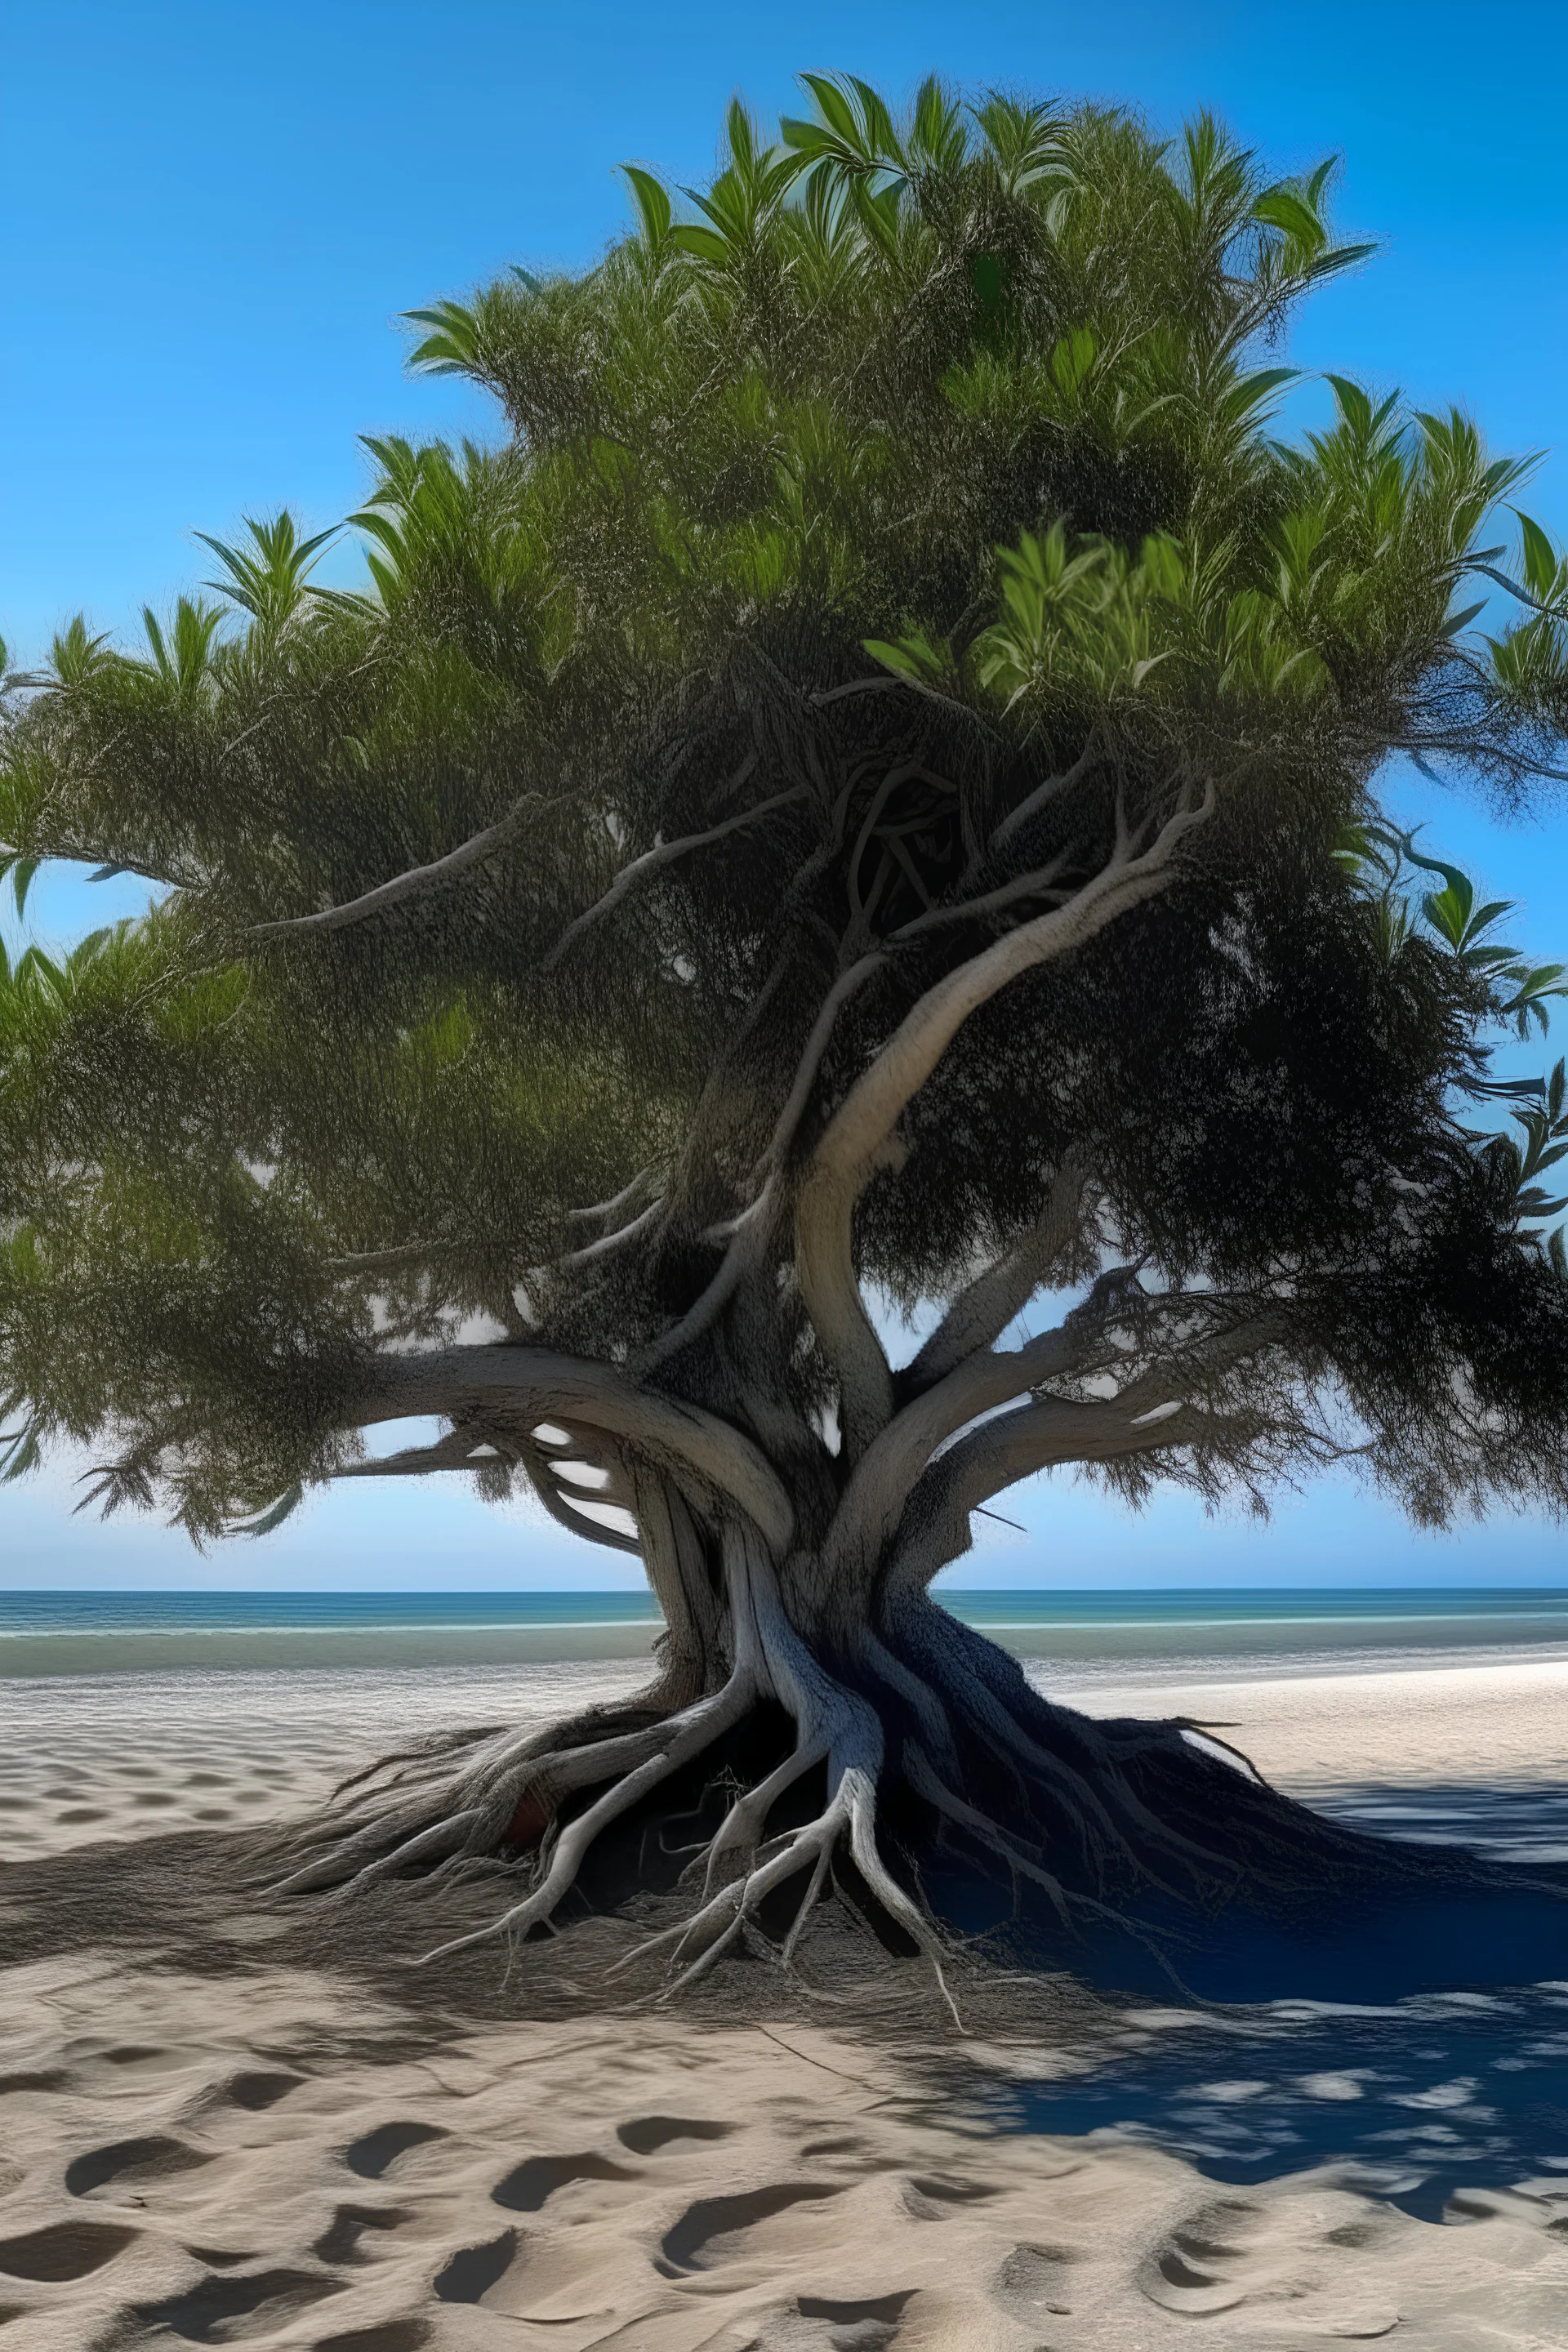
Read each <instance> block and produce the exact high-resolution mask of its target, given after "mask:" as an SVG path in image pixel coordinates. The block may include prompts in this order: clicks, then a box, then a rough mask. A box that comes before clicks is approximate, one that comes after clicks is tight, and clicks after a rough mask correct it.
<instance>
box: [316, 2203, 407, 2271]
mask: <svg viewBox="0 0 1568 2352" xmlns="http://www.w3.org/2000/svg"><path fill="white" fill-rule="evenodd" d="M414 2218H415V2216H414V2214H413V2212H412V2211H411V2210H409V2209H408V2208H407V2207H405V2206H403V2205H340V2206H339V2207H338V2208H337V2210H336V2211H335V2212H334V2213H333V2215H332V2218H331V2221H329V2222H328V2224H327V2227H326V2228H325V2229H324V2230H323V2231H322V2232H321V2236H320V2237H319V2238H318V2239H317V2240H316V2242H315V2244H314V2245H313V2246H312V2247H311V2248H310V2252H312V2253H313V2254H314V2255H315V2257H316V2260H317V2261H318V2262H319V2263H367V2262H369V2260H370V2256H369V2255H368V2254H367V2253H363V2252H361V2249H360V2239H361V2237H362V2236H363V2233H364V2231H366V2230H399V2229H401V2228H402V2226H403V2224H404V2223H405V2221H413V2220H414Z"/></svg>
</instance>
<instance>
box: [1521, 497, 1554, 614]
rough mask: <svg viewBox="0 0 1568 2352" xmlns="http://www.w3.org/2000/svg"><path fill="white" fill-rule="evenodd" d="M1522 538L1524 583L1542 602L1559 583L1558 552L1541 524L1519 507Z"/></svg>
mask: <svg viewBox="0 0 1568 2352" xmlns="http://www.w3.org/2000/svg"><path fill="white" fill-rule="evenodd" d="M1513 512H1514V513H1515V514H1516V515H1517V516H1518V517H1519V531H1520V538H1521V541H1522V542H1523V557H1524V584H1525V586H1526V587H1527V588H1528V589H1530V590H1531V593H1532V594H1534V595H1536V596H1539V597H1540V598H1541V599H1542V603H1544V602H1545V601H1546V600H1547V599H1548V598H1549V597H1551V596H1552V595H1553V594H1554V593H1555V592H1556V589H1557V585H1558V576H1557V554H1556V551H1555V549H1554V548H1553V547H1552V541H1550V540H1549V539H1548V538H1547V536H1546V533H1545V532H1544V531H1543V530H1542V528H1541V525H1540V524H1539V523H1538V522H1536V521H1535V520H1533V518H1532V517H1531V516H1530V515H1527V514H1524V513H1522V512H1521V509H1519V508H1518V507H1515V508H1514V509H1513Z"/></svg>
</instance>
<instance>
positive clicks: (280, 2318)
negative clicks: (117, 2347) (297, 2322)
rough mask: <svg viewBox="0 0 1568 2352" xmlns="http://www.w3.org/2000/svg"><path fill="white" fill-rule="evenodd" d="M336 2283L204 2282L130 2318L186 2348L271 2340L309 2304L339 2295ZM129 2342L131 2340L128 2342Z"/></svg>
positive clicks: (275, 2278) (279, 2278)
mask: <svg viewBox="0 0 1568 2352" xmlns="http://www.w3.org/2000/svg"><path fill="white" fill-rule="evenodd" d="M343 2284H344V2283H343V2281H342V2279H334V2278H323V2277H322V2276H321V2273H319V2272H315V2271H294V2270H282V2269H279V2270H270V2271H255V2272H252V2273H251V2275H250V2276H249V2277H248V2278H205V2279H202V2280H201V2281H200V2282H199V2283H198V2284H196V2285H195V2286H194V2287H189V2288H187V2289H186V2291H185V2293H184V2294H173V2295H170V2296H169V2297H168V2298H167V2299H166V2300H165V2301H164V2302H163V2303H144V2304H141V2305H138V2306H137V2307H136V2309H135V2310H134V2312H133V2313H132V2315H131V2316H132V2319H133V2321H134V2322H136V2323H137V2324H139V2325H140V2326H142V2327H144V2328H146V2329H148V2330H149V2331H151V2330H153V2329H164V2330H166V2331H167V2332H168V2334H170V2335H171V2336H181V2337H183V2338H184V2342H185V2343H187V2344H233V2343H236V2342H238V2341H240V2340H242V2339H243V2338H244V2337H246V2336H273V2335H275V2334H276V2333H277V2331H278V2330H279V2328H280V2327H282V2326H286V2325H287V2323H288V2322H289V2320H291V2319H292V2318H294V2317H295V2315H297V2314H298V2313H300V2312H301V2311H308V2310H309V2309H310V2305H312V2304H313V2303H321V2302H323V2301H324V2300H325V2298H326V2297H327V2296H328V2295H330V2294H342V2292H343ZM132 2340H135V2339H132Z"/></svg>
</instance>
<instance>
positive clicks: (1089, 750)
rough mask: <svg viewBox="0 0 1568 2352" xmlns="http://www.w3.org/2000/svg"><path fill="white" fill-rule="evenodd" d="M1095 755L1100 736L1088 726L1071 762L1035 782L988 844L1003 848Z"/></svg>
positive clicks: (1068, 788) (1085, 769)
mask: <svg viewBox="0 0 1568 2352" xmlns="http://www.w3.org/2000/svg"><path fill="white" fill-rule="evenodd" d="M1099 756H1100V737H1099V734H1098V732H1096V731H1095V730H1090V733H1089V740H1088V742H1087V743H1086V744H1085V745H1084V747H1083V750H1082V751H1080V752H1079V755H1078V758H1077V759H1076V760H1075V761H1073V763H1072V766H1071V767H1070V768H1064V769H1063V771H1062V772H1061V773H1060V775H1058V776H1047V778H1046V780H1045V782H1044V783H1042V784H1037V785H1036V786H1035V789H1034V791H1033V792H1032V793H1029V795H1028V796H1027V798H1026V799H1025V800H1021V801H1020V802H1019V803H1018V805H1017V807H1016V809H1013V810H1011V811H1010V812H1009V814H1007V815H1006V816H1005V817H1004V818H1003V819H1002V822H1001V824H999V825H998V826H997V827H996V829H995V831H994V833H993V834H992V835H991V846H992V848H993V849H1001V848H1003V847H1004V846H1005V845H1006V844H1007V843H1008V842H1009V841H1011V840H1012V838H1013V835H1015V834H1016V833H1018V832H1020V831H1021V830H1022V828H1023V827H1024V826H1025V825H1026V824H1028V822H1029V819H1030V818H1031V817H1033V816H1037V815H1038V814H1039V813H1040V811H1041V810H1042V809H1043V808H1046V807H1047V806H1048V805H1049V803H1051V802H1052V801H1054V800H1056V799H1058V797H1059V796H1060V794H1061V793H1066V792H1070V791H1071V789H1072V787H1073V785H1074V784H1076V783H1078V782H1079V781H1080V780H1081V779H1082V778H1083V777H1084V776H1086V775H1087V774H1088V772H1089V769H1090V768H1091V767H1092V766H1093V765H1094V762H1095V761H1096V760H1097V759H1098V758H1099Z"/></svg>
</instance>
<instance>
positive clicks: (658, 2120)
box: [616, 2116, 740, 2156]
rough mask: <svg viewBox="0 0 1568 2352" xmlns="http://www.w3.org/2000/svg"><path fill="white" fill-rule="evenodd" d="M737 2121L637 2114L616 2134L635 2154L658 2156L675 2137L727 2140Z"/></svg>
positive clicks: (735, 2127)
mask: <svg viewBox="0 0 1568 2352" xmlns="http://www.w3.org/2000/svg"><path fill="white" fill-rule="evenodd" d="M739 2129H740V2126H739V2125H738V2124H718V2123H705V2122H702V2121H700V2120H699V2119H698V2118H697V2117H695V2116H633V2118H632V2120H631V2122H630V2123H627V2124H623V2125H622V2126H621V2127H620V2129H619V2130H618V2131H617V2132H616V2138H617V2139H618V2140H619V2141H620V2143H621V2146H622V2147H629V2148H630V2150H631V2152H632V2154H633V2155H634V2156H655V2155H657V2154H658V2150H659V2149H660V2148H661V2147H668V2146H669V2143H670V2141H671V2140H674V2139H728V2138H729V2137H730V2134H731V2132H732V2131H738V2130H739Z"/></svg>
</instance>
